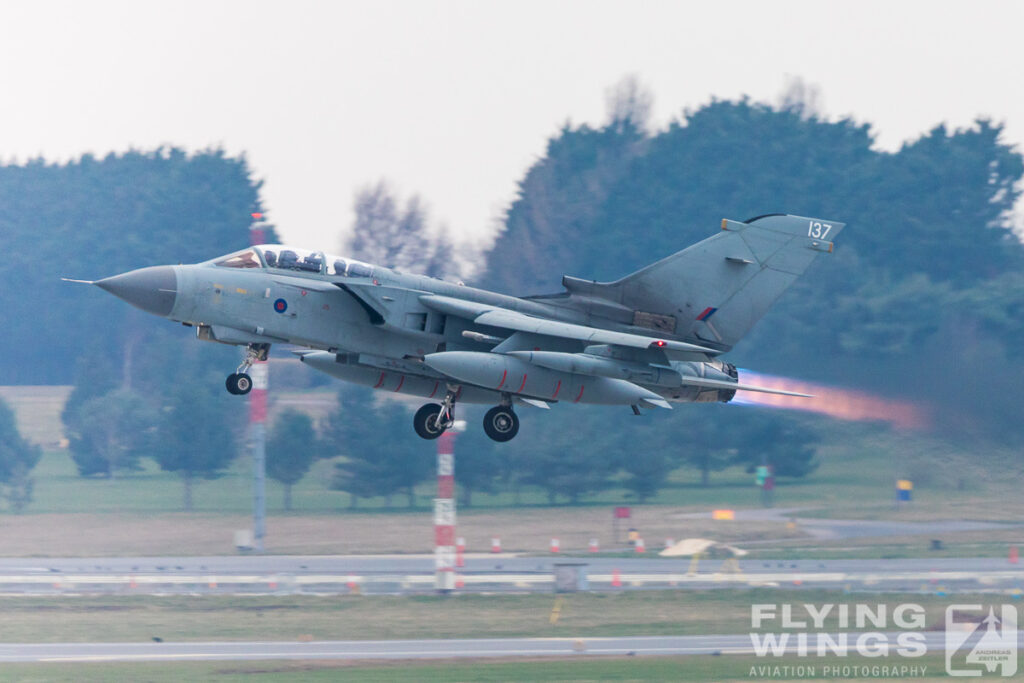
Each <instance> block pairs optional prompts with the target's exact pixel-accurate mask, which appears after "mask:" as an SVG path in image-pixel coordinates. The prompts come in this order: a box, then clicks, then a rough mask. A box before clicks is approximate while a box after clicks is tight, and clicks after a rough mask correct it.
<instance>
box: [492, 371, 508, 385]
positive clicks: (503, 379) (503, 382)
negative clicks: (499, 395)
mask: <svg viewBox="0 0 1024 683" xmlns="http://www.w3.org/2000/svg"><path fill="white" fill-rule="evenodd" d="M506 377H508V369H507V368H506V369H505V371H504V372H502V373H501V381H500V382H498V386H496V387H495V389H501V388H502V387H503V386H505V378H506Z"/></svg>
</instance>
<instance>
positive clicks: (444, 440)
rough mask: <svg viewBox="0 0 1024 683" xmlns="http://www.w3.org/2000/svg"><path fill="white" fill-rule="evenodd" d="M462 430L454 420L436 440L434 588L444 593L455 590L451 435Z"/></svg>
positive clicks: (453, 465) (458, 422)
mask: <svg viewBox="0 0 1024 683" xmlns="http://www.w3.org/2000/svg"><path fill="white" fill-rule="evenodd" d="M465 428H466V423H465V422H462V421H456V422H455V424H454V425H452V427H451V428H449V429H447V430H445V432H444V433H443V434H441V436H439V437H438V439H437V498H435V499H434V588H435V589H436V590H437V592H438V593H442V594H448V593H450V592H452V591H453V590H455V589H456V588H459V587H460V586H459V583H460V581H459V580H458V579H457V577H456V576H455V567H456V565H457V564H458V566H462V563H459V562H458V559H460V558H457V557H456V550H455V545H456V541H455V435H456V434H457V433H458V432H461V431H463V430H464V429H465Z"/></svg>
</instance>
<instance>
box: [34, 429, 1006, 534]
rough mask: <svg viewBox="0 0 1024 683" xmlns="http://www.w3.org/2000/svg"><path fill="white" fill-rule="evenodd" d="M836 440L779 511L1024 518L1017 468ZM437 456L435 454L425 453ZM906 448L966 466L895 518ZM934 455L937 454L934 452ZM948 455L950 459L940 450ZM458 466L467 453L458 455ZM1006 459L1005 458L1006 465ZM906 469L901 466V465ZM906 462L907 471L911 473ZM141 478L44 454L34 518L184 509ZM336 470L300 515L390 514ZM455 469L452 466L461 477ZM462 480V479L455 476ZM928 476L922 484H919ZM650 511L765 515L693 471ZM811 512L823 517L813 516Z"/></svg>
mask: <svg viewBox="0 0 1024 683" xmlns="http://www.w3.org/2000/svg"><path fill="white" fill-rule="evenodd" d="M836 431H837V432H838V434H837V438H836V439H835V440H832V441H829V442H828V443H826V445H824V446H823V447H822V449H821V453H820V454H819V460H820V461H821V466H820V467H819V469H818V470H817V471H816V472H814V473H813V474H811V475H810V476H808V477H807V478H805V479H798V480H786V479H782V480H780V484H779V486H778V488H777V489H776V491H775V497H774V506H775V507H806V508H811V510H809V511H807V512H804V513H802V515H804V516H808V515H815V514H817V515H824V516H830V517H832V516H834V517H840V518H846V517H861V518H880V519H881V518H898V519H915V518H936V517H942V516H943V515H945V516H946V517H951V516H958V517H965V518H974V519H999V518H1007V517H1008V518H1017V519H1019V518H1020V517H1022V516H1024V503H1019V502H1017V499H1018V498H1019V497H1018V496H1013V495H1012V494H1013V493H1014V492H1015V491H1016V490H1017V487H1019V485H1020V483H1021V475H1020V470H1019V465H1017V466H1016V467H1017V469H1011V468H1010V467H1009V466H1008V465H1007V464H1006V463H1003V462H1002V461H999V463H998V464H997V468H998V469H1000V471H1001V472H1002V476H1000V477H993V476H991V473H990V472H989V471H988V470H986V469H985V467H986V465H985V463H984V462H982V463H978V462H976V461H971V460H969V459H967V458H966V456H965V455H964V454H962V453H961V454H957V453H956V452H952V451H949V452H947V451H948V447H947V446H944V445H942V444H937V443H936V442H933V441H931V440H928V439H926V438H925V437H921V436H918V437H909V436H905V435H899V434H894V433H890V432H878V431H877V430H874V429H871V428H867V427H863V426H859V425H840V426H839V427H838V428H836ZM425 447H426V448H431V447H432V446H430V445H428V446H425ZM901 449H906V450H914V449H916V450H917V451H921V452H927V453H929V454H931V455H934V457H937V458H938V457H943V458H947V459H953V460H954V461H956V462H960V465H959V466H957V467H955V468H953V469H952V470H948V471H947V469H948V468H947V469H943V468H939V469H941V470H942V471H941V472H939V473H938V474H933V475H930V477H925V479H926V481H924V482H919V484H918V486H917V487H916V488H915V491H914V498H915V499H914V501H913V503H911V504H909V505H906V506H904V507H903V508H902V509H901V510H895V509H894V506H893V495H894V493H893V487H894V481H895V479H896V477H897V476H907V475H906V473H905V472H904V470H906V469H913V462H915V458H916V457H917V456H915V455H913V454H906V455H904V456H902V457H900V458H894V455H893V454H894V453H896V452H900V451H901ZM936 449H938V450H939V451H940V452H939V453H938V454H935V453H933V451H935V450H936ZM944 449H946V450H944ZM459 455H461V456H462V457H472V455H471V454H463V453H460V454H459ZM1007 457H1009V456H1007ZM897 463H900V464H897ZM908 463H909V464H908ZM142 464H143V469H142V470H141V471H138V472H132V473H126V474H123V475H119V476H118V477H117V478H115V479H114V480H99V479H91V478H88V479H84V478H82V477H79V476H78V474H77V471H76V469H75V467H74V463H73V462H72V460H71V458H70V456H69V455H68V453H67V452H66V451H63V450H48V451H47V452H46V453H45V455H44V457H43V459H42V460H41V461H40V463H39V465H38V466H37V467H36V469H35V471H34V477H35V480H36V484H35V492H34V500H33V502H32V504H31V506H30V508H29V510H28V511H29V512H32V513H48V512H166V511H176V510H180V509H181V500H182V490H181V482H180V480H179V479H178V477H177V476H176V475H173V474H169V473H166V472H162V471H160V470H159V468H158V467H156V465H155V464H154V463H153V462H152V461H150V460H148V459H143V460H142ZM333 465H334V461H332V460H324V461H319V462H317V463H316V464H315V465H314V467H313V470H312V471H311V472H310V474H309V475H308V476H306V477H305V478H304V479H303V480H302V481H301V482H299V483H298V484H296V486H295V487H294V488H293V499H294V507H295V512H296V513H325V512H333V511H336V510H339V509H342V510H345V511H346V512H356V513H358V512H360V511H363V512H377V511H381V510H385V509H387V501H386V500H385V499H384V498H383V497H378V498H369V499H361V500H360V501H359V507H358V508H357V509H356V510H355V511H353V510H350V498H349V496H348V495H347V494H345V493H342V492H339V491H332V490H330V489H329V488H327V486H326V482H328V481H329V480H330V478H331V474H332V472H333ZM457 471H458V465H457V463H456V473H457ZM456 476H457V474H456ZM922 476H923V475H922ZM250 486H251V472H250V469H249V463H248V461H247V460H246V459H245V458H239V459H237V460H236V461H235V462H234V464H233V465H232V466H231V467H230V468H229V469H228V471H227V472H226V473H225V474H224V476H222V477H220V478H218V479H214V480H210V481H202V482H199V483H197V485H196V486H195V489H194V500H195V509H196V511H200V512H203V511H205V512H224V513H237V512H243V513H244V512H247V511H248V510H249V509H250V505H251V499H250V495H251V489H250ZM434 493H435V484H434V483H433V482H432V481H429V480H428V481H426V482H424V483H423V484H421V485H420V486H419V487H417V490H416V494H417V495H416V506H417V508H418V509H426V508H429V507H430V506H431V505H432V499H433V497H434ZM267 499H268V509H271V510H274V511H281V510H282V507H281V506H282V500H283V487H281V485H279V484H278V483H277V482H274V481H273V480H268V482H267ZM391 502H392V504H393V505H394V509H396V510H397V511H402V510H404V509H406V508H407V505H406V499H405V496H395V497H394V499H393V500H392V501H391ZM630 502H631V498H630V494H629V493H628V492H626V491H625V490H623V489H616V488H611V489H608V490H606V491H602V492H600V493H597V494H594V495H592V496H587V497H585V498H584V499H583V500H582V501H581V503H582V506H583V507H588V506H589V507H608V506H614V505H622V504H630ZM648 502H649V504H652V505H677V506H693V507H695V508H704V509H708V508H712V507H740V508H746V507H760V505H761V500H760V492H759V491H758V489H757V488H756V487H755V486H754V482H753V476H752V475H750V474H748V473H746V472H745V471H744V470H743V469H741V468H735V467H734V468H729V469H726V470H723V471H720V472H715V473H713V474H712V477H711V486H708V487H704V486H701V485H700V481H699V474H698V473H697V472H695V471H693V470H692V469H686V468H683V469H680V470H677V471H676V472H674V473H673V474H672V475H671V477H670V479H669V481H668V483H667V485H666V486H665V487H664V488H663V489H662V490H661V491H660V492H659V493H658V495H657V496H655V497H654V498H652V499H651V500H650V501H648ZM519 505H520V506H521V507H526V508H530V507H547V506H548V502H547V496H546V494H544V493H543V492H542V491H539V490H534V489H529V490H524V491H523V492H522V494H521V495H520V497H519ZM515 506H516V498H515V496H514V495H513V494H512V493H511V492H501V493H496V494H487V493H475V494H474V496H473V509H506V508H512V507H515ZM815 509H817V510H820V511H819V512H815Z"/></svg>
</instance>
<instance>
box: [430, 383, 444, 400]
mask: <svg viewBox="0 0 1024 683" xmlns="http://www.w3.org/2000/svg"><path fill="white" fill-rule="evenodd" d="M439 386H441V381H440V380H438V381H436V382H434V390H433V391H431V392H430V396H427V398H434V394H436V393H437V388H438V387H439Z"/></svg>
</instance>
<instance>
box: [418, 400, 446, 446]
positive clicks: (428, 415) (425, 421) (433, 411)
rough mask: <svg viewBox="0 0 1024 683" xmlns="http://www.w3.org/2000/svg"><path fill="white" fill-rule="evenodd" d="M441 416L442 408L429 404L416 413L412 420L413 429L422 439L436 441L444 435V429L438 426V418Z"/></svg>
mask: <svg viewBox="0 0 1024 683" xmlns="http://www.w3.org/2000/svg"><path fill="white" fill-rule="evenodd" d="M440 415H441V406H439V405H438V404H436V403H428V404H427V405H425V406H423V407H421V408H420V409H419V410H417V411H416V415H415V416H413V418H412V426H413V429H415V430H416V434H418V435H419V436H420V438H422V439H436V438H437V437H439V436H441V434H443V433H444V427H440V426H438V423H437V418H438V417H439V416H440Z"/></svg>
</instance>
